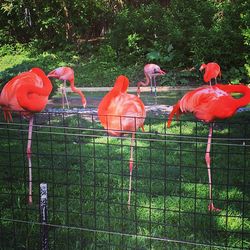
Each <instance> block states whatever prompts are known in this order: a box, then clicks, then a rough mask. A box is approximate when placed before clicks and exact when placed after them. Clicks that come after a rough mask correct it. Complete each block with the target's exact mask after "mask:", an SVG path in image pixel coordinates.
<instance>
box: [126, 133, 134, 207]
mask: <svg viewBox="0 0 250 250" xmlns="http://www.w3.org/2000/svg"><path fill="white" fill-rule="evenodd" d="M134 141H135V134H134V133H133V134H132V137H131V143H130V159H129V188H128V209H130V200H131V190H132V172H133V163H134V161H133V149H134Z"/></svg>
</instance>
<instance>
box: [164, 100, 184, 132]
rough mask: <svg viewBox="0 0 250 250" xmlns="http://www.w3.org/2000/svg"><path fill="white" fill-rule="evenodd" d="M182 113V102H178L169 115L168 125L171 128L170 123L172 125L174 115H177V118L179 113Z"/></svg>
mask: <svg viewBox="0 0 250 250" xmlns="http://www.w3.org/2000/svg"><path fill="white" fill-rule="evenodd" d="M180 114H181V111H180V102H177V103H176V104H175V105H174V107H173V110H172V111H171V113H170V114H169V116H168V122H167V127H168V128H169V127H170V125H171V122H172V120H173V118H174V115H176V116H177V118H178V117H179V115H180Z"/></svg>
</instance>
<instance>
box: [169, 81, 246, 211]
mask: <svg viewBox="0 0 250 250" xmlns="http://www.w3.org/2000/svg"><path fill="white" fill-rule="evenodd" d="M232 93H241V94H242V95H243V96H242V97H241V98H238V99H237V98H233V97H232V95H231V94H232ZM248 103H250V89H249V88H248V87H247V86H245V85H243V84H238V85H223V84H216V85H214V86H203V87H200V88H197V89H195V90H193V91H190V92H188V93H186V94H185V95H184V96H183V97H182V98H181V99H180V100H179V101H178V102H177V104H176V105H174V107H173V110H172V112H171V113H170V115H169V118H168V127H170V124H171V121H172V119H173V117H174V115H175V114H176V115H179V114H182V113H187V112H191V113H193V114H194V116H195V117H196V118H197V119H199V120H202V121H204V122H206V123H210V128H209V134H208V142H207V149H206V154H205V160H206V165H207V170H208V179H209V181H208V183H209V206H208V209H209V211H219V210H220V209H218V208H216V207H215V206H214V203H213V196H212V177H211V168H210V163H211V159H210V148H211V141H212V133H213V124H212V122H213V121H215V120H216V119H226V118H229V117H231V116H233V115H234V114H235V113H236V111H237V109H238V108H240V107H243V106H246V105H247V104H248Z"/></svg>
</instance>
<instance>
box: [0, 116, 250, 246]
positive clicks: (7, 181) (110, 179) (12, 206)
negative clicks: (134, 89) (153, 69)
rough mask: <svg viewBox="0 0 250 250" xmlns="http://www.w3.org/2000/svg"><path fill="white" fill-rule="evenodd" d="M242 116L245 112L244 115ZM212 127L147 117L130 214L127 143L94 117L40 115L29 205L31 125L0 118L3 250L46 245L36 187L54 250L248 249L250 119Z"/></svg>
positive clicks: (138, 135) (36, 123) (138, 151)
mask: <svg viewBox="0 0 250 250" xmlns="http://www.w3.org/2000/svg"><path fill="white" fill-rule="evenodd" d="M240 116H244V114H239V116H238V118H240ZM207 135H208V125H207V124H203V123H202V122H197V121H190V120H181V121H177V122H173V123H172V126H171V128H166V118H163V117H149V118H147V119H146V121H145V132H142V131H138V132H137V133H136V140H135V147H134V166H135V168H134V170H133V185H132V195H131V206H130V209H128V206H127V199H128V183H129V158H130V136H129V135H128V136H127V135H124V136H121V137H111V136H107V134H106V132H105V130H104V129H103V128H102V127H101V125H100V123H99V122H98V118H97V116H96V114H93V113H89V114H85V113H73V112H72V113H69V112H68V113H64V112H62V113H52V112H51V113H47V112H44V113H40V114H36V115H35V121H34V128H33V140H32V165H33V166H32V168H33V170H32V171H33V204H32V205H28V203H27V199H28V163H27V157H26V145H27V137H28V122H27V121H26V120H25V119H23V118H21V116H20V115H18V114H16V115H14V116H13V122H12V123H6V122H5V121H4V120H3V115H2V114H1V113H0V141H1V146H0V181H1V185H0V246H1V247H2V249H40V248H42V242H41V238H42V232H41V228H42V227H43V226H44V223H42V222H41V220H40V214H39V199H40V195H39V192H40V191H39V188H40V183H47V187H48V223H47V225H46V226H47V229H48V245H49V249H249V248H250V122H249V116H246V117H244V119H238V120H237V119H232V120H230V121H227V122H220V123H216V124H215V125H214V134H213V141H212V151H211V157H212V163H211V169H212V179H213V192H214V202H215V203H216V206H218V207H219V208H221V211H220V212H210V211H208V200H209V195H208V194H209V188H208V176H207V168H206V164H205V160H204V156H205V150H206V144H207Z"/></svg>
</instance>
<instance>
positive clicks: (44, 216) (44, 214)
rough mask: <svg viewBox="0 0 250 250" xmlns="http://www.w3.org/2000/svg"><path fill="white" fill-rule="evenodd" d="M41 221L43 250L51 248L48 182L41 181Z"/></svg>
mask: <svg viewBox="0 0 250 250" xmlns="http://www.w3.org/2000/svg"><path fill="white" fill-rule="evenodd" d="M40 222H41V224H42V225H41V236H42V237H41V241H42V250H48V249H49V242H48V225H47V223H48V189H47V183H40Z"/></svg>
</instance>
